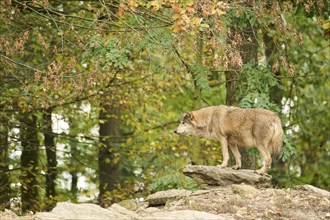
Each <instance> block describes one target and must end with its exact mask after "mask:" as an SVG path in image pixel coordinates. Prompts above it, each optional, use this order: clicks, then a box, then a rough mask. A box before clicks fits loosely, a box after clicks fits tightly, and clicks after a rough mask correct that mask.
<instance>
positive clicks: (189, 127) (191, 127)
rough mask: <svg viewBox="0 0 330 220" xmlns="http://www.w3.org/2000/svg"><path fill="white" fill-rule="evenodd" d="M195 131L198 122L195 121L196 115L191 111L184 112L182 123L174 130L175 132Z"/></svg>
mask: <svg viewBox="0 0 330 220" xmlns="http://www.w3.org/2000/svg"><path fill="white" fill-rule="evenodd" d="M195 132H196V123H195V121H194V115H193V114H192V113H191V112H186V113H184V114H183V116H182V119H181V122H180V125H179V127H178V128H177V129H176V130H174V133H176V134H188V135H193V134H195Z"/></svg>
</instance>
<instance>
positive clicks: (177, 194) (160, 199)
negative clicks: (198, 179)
mask: <svg viewBox="0 0 330 220" xmlns="http://www.w3.org/2000/svg"><path fill="white" fill-rule="evenodd" d="M190 194H191V191H189V190H184V189H181V190H180V189H170V190H167V191H159V192H156V193H154V194H151V195H149V196H148V197H147V199H146V202H149V205H151V206H157V205H165V204H166V202H167V201H168V200H174V199H180V198H183V197H187V196H189V195H190Z"/></svg>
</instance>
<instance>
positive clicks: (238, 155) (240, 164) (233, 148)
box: [229, 145, 242, 170]
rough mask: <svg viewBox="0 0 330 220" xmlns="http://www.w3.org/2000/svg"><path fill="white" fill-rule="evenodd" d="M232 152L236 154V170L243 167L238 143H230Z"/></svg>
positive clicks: (234, 167)
mask: <svg viewBox="0 0 330 220" xmlns="http://www.w3.org/2000/svg"><path fill="white" fill-rule="evenodd" d="M229 147H230V150H231V152H232V153H233V155H234V158H235V162H236V164H235V165H234V166H232V168H233V169H234V170H239V169H241V167H242V162H241V154H240V153H239V151H238V148H237V145H229Z"/></svg>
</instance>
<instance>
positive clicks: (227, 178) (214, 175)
mask: <svg viewBox="0 0 330 220" xmlns="http://www.w3.org/2000/svg"><path fill="white" fill-rule="evenodd" d="M183 173H184V175H186V176H189V177H191V178H192V179H194V180H195V181H196V182H198V183H200V184H203V185H206V186H229V185H232V184H241V183H245V184H249V185H252V186H255V187H257V188H265V187H271V186H272V184H271V179H272V177H271V176H270V175H268V174H264V175H259V174H256V173H255V172H254V170H243V169H242V170H234V169H232V168H220V167H216V166H202V165H197V166H196V165H187V166H185V167H184V168H183Z"/></svg>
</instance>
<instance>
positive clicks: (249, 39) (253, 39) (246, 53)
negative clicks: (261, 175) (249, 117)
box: [225, 23, 258, 169]
mask: <svg viewBox="0 0 330 220" xmlns="http://www.w3.org/2000/svg"><path fill="white" fill-rule="evenodd" d="M239 38H240V39H241V43H238V42H235V41H236V39H239ZM227 43H228V46H230V48H231V49H236V50H238V51H239V55H240V57H241V59H242V63H243V64H247V63H252V64H254V65H257V64H258V39H257V29H256V28H255V27H254V26H251V25H250V24H249V23H248V24H247V27H246V28H245V29H243V30H239V29H235V28H230V33H229V34H228V40H227ZM235 68H237V66H235V65H230V69H235ZM225 75H226V90H227V95H226V104H227V105H232V106H237V105H238V104H239V102H240V99H241V97H237V94H236V91H237V90H238V89H239V88H238V86H239V83H241V82H240V81H239V78H240V76H239V74H238V72H237V71H226V73H225ZM240 153H241V159H242V168H244V169H255V167H256V157H255V156H254V155H252V154H249V153H248V151H247V149H246V148H240ZM230 163H231V164H233V160H231V162H230Z"/></svg>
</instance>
